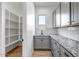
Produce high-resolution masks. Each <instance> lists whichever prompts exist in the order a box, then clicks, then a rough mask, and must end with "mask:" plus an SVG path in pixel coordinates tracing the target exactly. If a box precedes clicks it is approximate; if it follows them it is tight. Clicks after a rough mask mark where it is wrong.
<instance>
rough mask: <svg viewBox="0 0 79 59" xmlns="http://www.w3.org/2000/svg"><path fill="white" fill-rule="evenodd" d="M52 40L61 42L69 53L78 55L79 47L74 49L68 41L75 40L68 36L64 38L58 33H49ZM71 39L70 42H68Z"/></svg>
mask: <svg viewBox="0 0 79 59" xmlns="http://www.w3.org/2000/svg"><path fill="white" fill-rule="evenodd" d="M50 36H51V37H52V38H53V39H54V40H56V41H57V42H58V43H59V44H61V45H62V46H63V47H64V48H66V49H67V50H68V51H69V52H70V53H72V54H73V55H74V56H79V52H78V50H79V49H76V48H75V47H76V46H74V45H71V44H70V43H73V44H74V42H75V40H74V41H73V40H71V39H68V38H65V37H63V36H60V35H50ZM69 41H71V42H69ZM78 48H79V47H78Z"/></svg>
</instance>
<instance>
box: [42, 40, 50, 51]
mask: <svg viewBox="0 0 79 59" xmlns="http://www.w3.org/2000/svg"><path fill="white" fill-rule="evenodd" d="M49 48H50V42H49V39H42V49H49Z"/></svg>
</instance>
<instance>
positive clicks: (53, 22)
mask: <svg viewBox="0 0 79 59" xmlns="http://www.w3.org/2000/svg"><path fill="white" fill-rule="evenodd" d="M52 18H53V19H52V26H53V27H56V10H55V11H54V12H53V14H52Z"/></svg>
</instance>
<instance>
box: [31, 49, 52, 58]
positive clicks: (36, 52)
mask: <svg viewBox="0 0 79 59" xmlns="http://www.w3.org/2000/svg"><path fill="white" fill-rule="evenodd" d="M32 57H53V55H52V53H51V50H34V52H33V54H32Z"/></svg>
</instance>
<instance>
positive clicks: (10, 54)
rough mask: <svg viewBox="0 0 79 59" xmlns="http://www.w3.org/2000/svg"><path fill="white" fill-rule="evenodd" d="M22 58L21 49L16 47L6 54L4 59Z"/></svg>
mask: <svg viewBox="0 0 79 59" xmlns="http://www.w3.org/2000/svg"><path fill="white" fill-rule="evenodd" d="M21 56H22V47H16V48H15V49H13V50H12V51H10V52H8V53H7V54H6V57H21Z"/></svg>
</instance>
